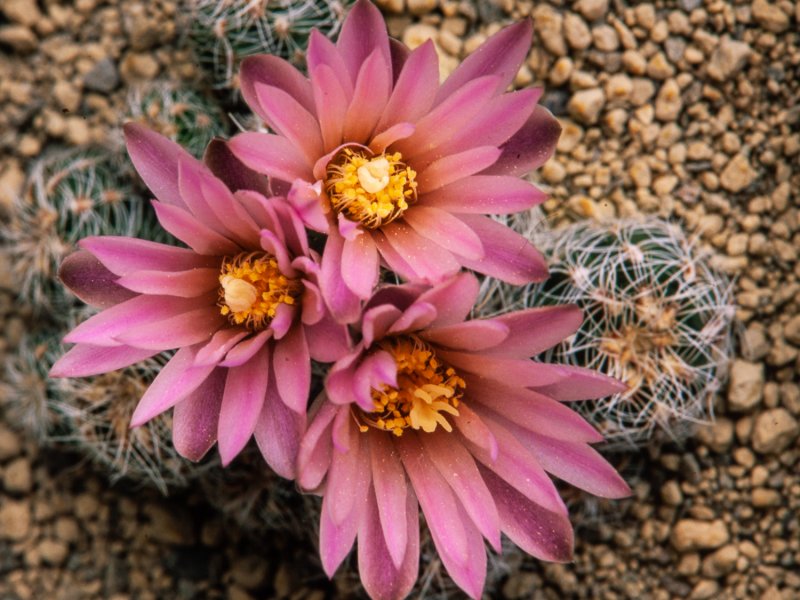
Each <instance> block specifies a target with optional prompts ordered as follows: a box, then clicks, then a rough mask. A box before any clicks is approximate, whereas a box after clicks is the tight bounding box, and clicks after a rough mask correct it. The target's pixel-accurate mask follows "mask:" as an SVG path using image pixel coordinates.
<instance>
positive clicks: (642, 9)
mask: <svg viewBox="0 0 800 600" xmlns="http://www.w3.org/2000/svg"><path fill="white" fill-rule="evenodd" d="M633 14H634V16H635V18H636V23H637V24H638V25H640V26H641V27H643V28H644V29H647V30H650V29H652V28H653V26H654V25H655V24H656V9H655V7H654V6H653V5H652V4H648V3H646V2H642V3H639V4H637V5H636V7H635V8H634V9H633Z"/></svg>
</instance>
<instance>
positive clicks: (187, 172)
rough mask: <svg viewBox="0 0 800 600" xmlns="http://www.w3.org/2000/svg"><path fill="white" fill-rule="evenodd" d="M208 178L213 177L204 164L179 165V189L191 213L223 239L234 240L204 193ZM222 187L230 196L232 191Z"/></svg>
mask: <svg viewBox="0 0 800 600" xmlns="http://www.w3.org/2000/svg"><path fill="white" fill-rule="evenodd" d="M208 177H213V176H212V175H211V173H210V172H209V171H208V170H207V169H206V167H205V166H204V165H203V164H202V163H199V162H196V161H194V162H189V161H185V160H184V161H180V162H179V163H178V188H179V189H180V192H181V197H182V198H183V199H184V202H185V203H186V206H187V208H188V209H189V212H190V213H191V214H192V216H193V217H194V218H195V219H197V220H198V221H199V222H200V223H202V224H203V225H205V226H206V227H208V228H209V229H212V230H214V231H215V232H216V233H218V234H220V235H222V236H223V237H226V238H228V239H234V238H233V236H232V235H231V233H230V231H229V230H228V228H227V227H226V226H225V225H224V224H223V221H222V220H220V219H219V218H218V217H217V215H216V214H215V213H214V211H213V210H212V209H211V207H210V206H209V202H208V201H207V199H206V197H205V194H204V193H203V180H204V179H206V178H208ZM222 187H223V189H224V190H225V192H226V193H227V194H228V195H230V191H229V190H228V189H227V188H225V186H222Z"/></svg>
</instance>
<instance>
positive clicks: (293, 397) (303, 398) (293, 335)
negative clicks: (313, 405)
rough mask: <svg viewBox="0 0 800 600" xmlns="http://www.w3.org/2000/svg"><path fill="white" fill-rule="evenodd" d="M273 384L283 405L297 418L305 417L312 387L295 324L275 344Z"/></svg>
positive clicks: (304, 346)
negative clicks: (297, 416) (295, 414)
mask: <svg viewBox="0 0 800 600" xmlns="http://www.w3.org/2000/svg"><path fill="white" fill-rule="evenodd" d="M272 366H273V368H274V369H275V382H276V385H277V388H278V395H279V396H280V397H281V400H283V403H284V404H285V405H286V406H287V407H288V408H290V409H292V410H293V411H294V412H296V413H297V414H299V415H305V413H306V406H307V405H308V392H309V388H310V386H311V358H310V357H309V355H308V344H307V343H306V336H305V333H304V331H303V327H302V325H300V324H296V325H295V326H294V327H292V328H291V329H289V332H288V333H287V334H286V335H285V336H284V337H283V338H282V339H280V340H278V341H277V342H275V357H274V359H273V362H272Z"/></svg>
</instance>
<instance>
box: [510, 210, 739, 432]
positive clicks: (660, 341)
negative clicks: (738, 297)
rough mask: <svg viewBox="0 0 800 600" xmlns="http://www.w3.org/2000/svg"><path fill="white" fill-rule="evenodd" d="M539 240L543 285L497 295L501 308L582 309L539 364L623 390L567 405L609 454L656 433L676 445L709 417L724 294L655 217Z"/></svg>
mask: <svg viewBox="0 0 800 600" xmlns="http://www.w3.org/2000/svg"><path fill="white" fill-rule="evenodd" d="M538 237H540V238H541V239H537V245H540V247H543V248H544V249H545V251H546V253H547V254H548V255H549V259H550V278H549V279H547V280H546V281H545V282H543V283H541V284H535V285H531V286H528V287H527V288H524V289H522V290H519V291H517V292H514V291H506V292H505V293H506V298H508V297H509V295H510V296H511V297H512V300H511V301H509V300H508V299H507V300H506V302H507V303H509V304H513V302H514V301H519V300H521V301H522V303H523V304H524V305H526V306H540V305H552V304H566V303H576V304H578V305H579V306H580V307H581V308H583V310H584V322H583V324H582V325H581V327H580V328H579V330H578V331H577V332H576V333H575V335H574V336H572V337H571V338H569V339H568V340H566V341H564V342H562V343H561V344H559V345H558V346H556V347H555V348H553V349H551V350H550V351H548V352H547V353H546V355H545V357H544V358H545V359H546V360H547V361H548V362H562V363H567V364H572V365H578V366H582V367H588V368H591V369H596V370H599V371H601V372H603V373H606V374H608V375H611V376H613V377H617V378H619V379H621V380H622V381H624V382H625V383H626V384H627V385H628V387H629V389H628V390H627V391H626V392H624V393H621V394H616V395H614V396H612V397H609V398H603V399H600V400H593V401H584V402H578V403H576V404H575V407H576V408H577V410H579V411H580V412H581V413H582V414H583V415H584V416H585V417H586V418H587V419H588V420H589V421H590V422H591V423H592V424H594V425H595V426H596V427H598V428H599V430H600V431H601V433H603V435H605V436H606V439H607V440H608V441H609V446H615V445H616V446H618V447H625V446H631V445H633V446H635V445H637V444H640V443H643V442H645V441H646V440H648V439H649V438H650V437H651V436H652V435H653V434H655V433H658V434H659V435H661V434H667V435H669V436H670V437H671V438H673V439H679V438H681V437H683V436H684V435H686V434H687V433H688V431H689V429H690V428H689V427H688V425H689V424H691V423H699V422H703V421H704V420H706V419H708V418H709V417H710V416H713V410H712V400H713V398H714V395H715V392H717V391H718V390H719V389H720V387H721V385H722V381H723V379H724V377H725V374H726V371H727V362H728V357H729V356H730V351H731V339H732V338H731V323H732V319H733V312H734V311H733V306H732V304H731V286H730V283H729V282H728V281H727V280H726V279H724V278H722V276H721V275H719V274H717V273H715V272H713V271H712V270H711V269H710V267H709V266H708V264H707V261H706V260H705V256H704V255H703V254H702V253H701V252H699V251H698V249H697V248H695V247H694V245H693V243H690V242H689V241H687V239H686V237H685V236H684V234H683V233H682V231H681V229H680V228H679V227H678V226H676V225H673V224H670V223H667V222H664V221H661V220H658V219H647V220H644V221H633V220H622V221H614V222H608V223H604V224H590V223H585V222H584V223H577V224H575V225H572V226H570V227H567V228H566V229H563V230H558V231H553V232H550V233H547V234H544V235H541V236H538ZM514 294H517V295H516V296H514Z"/></svg>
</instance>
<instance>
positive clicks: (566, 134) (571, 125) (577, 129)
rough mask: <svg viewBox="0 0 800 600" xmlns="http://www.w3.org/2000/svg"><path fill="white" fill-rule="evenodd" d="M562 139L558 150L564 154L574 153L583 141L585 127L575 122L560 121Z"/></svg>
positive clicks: (559, 141) (559, 139) (559, 140)
mask: <svg viewBox="0 0 800 600" xmlns="http://www.w3.org/2000/svg"><path fill="white" fill-rule="evenodd" d="M559 123H560V124H561V137H559V138H558V144H557V145H556V149H557V150H558V151H559V152H562V153H569V152H572V151H573V150H574V149H575V147H576V146H577V145H578V144H579V143H580V142H581V140H582V139H583V127H581V126H580V125H578V124H577V123H575V122H573V121H569V120H567V119H560V120H559Z"/></svg>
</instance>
